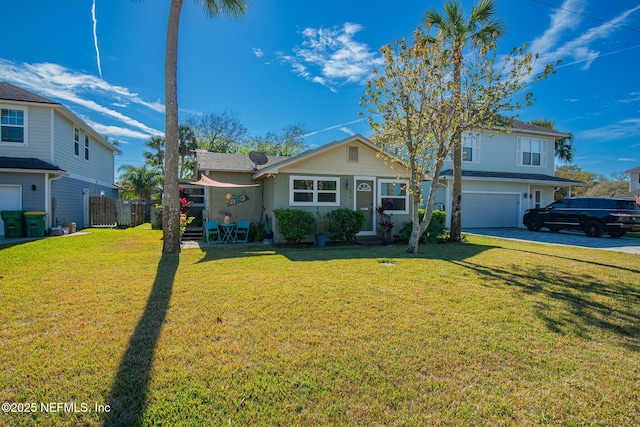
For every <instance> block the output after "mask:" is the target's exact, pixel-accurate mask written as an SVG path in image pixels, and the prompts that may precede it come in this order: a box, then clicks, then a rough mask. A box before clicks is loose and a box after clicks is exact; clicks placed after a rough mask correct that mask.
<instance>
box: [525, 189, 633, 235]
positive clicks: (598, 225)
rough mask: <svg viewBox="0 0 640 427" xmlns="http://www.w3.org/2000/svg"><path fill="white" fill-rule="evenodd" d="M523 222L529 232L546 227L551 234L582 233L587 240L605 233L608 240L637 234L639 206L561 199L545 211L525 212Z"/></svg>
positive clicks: (622, 201)
mask: <svg viewBox="0 0 640 427" xmlns="http://www.w3.org/2000/svg"><path fill="white" fill-rule="evenodd" d="M522 223H523V224H524V225H525V226H526V227H527V228H528V229H529V230H530V231H539V230H540V229H541V228H542V227H547V228H548V229H549V230H551V231H554V232H558V231H560V230H562V229H572V230H584V232H585V234H586V235H587V236H589V237H600V236H602V233H603V232H605V231H606V232H607V233H608V234H609V235H610V236H611V237H620V236H624V235H625V233H626V232H627V231H640V206H638V205H637V204H636V203H635V202H633V201H630V200H625V199H610V198H600V197H578V198H571V199H561V200H558V201H556V202H553V203H551V204H550V205H549V206H547V207H546V208H538V209H528V210H527V211H525V213H524V217H523V218H522Z"/></svg>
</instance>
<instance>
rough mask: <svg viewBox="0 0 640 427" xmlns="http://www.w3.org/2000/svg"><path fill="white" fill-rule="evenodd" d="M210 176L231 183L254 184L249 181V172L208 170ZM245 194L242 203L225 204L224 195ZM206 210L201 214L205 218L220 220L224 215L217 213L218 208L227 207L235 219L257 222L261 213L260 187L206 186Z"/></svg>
mask: <svg viewBox="0 0 640 427" xmlns="http://www.w3.org/2000/svg"><path fill="white" fill-rule="evenodd" d="M207 175H208V176H210V177H211V178H213V179H215V180H218V181H221V182H228V183H232V184H255V183H254V182H251V174H249V173H246V174H243V173H229V172H217V173H216V172H210V173H207ZM227 194H231V195H232V196H236V195H238V194H245V195H246V196H247V200H246V201H245V202H242V203H237V204H235V205H231V206H227V204H226V200H227V198H226V195H227ZM206 205H207V212H204V213H203V216H204V217H206V218H207V220H213V221H216V220H217V221H218V222H221V221H222V220H223V219H224V217H223V216H221V215H220V214H218V211H219V210H220V209H223V208H224V209H229V210H230V211H231V212H233V215H234V216H235V217H236V219H237V220H244V219H248V220H249V221H251V222H259V221H260V215H261V213H262V187H261V186H258V187H245V188H223V187H207V203H206Z"/></svg>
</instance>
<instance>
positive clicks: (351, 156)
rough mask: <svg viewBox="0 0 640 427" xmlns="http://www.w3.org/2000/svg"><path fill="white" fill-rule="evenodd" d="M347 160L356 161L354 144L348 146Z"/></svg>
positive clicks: (356, 149) (356, 155) (356, 150)
mask: <svg viewBox="0 0 640 427" xmlns="http://www.w3.org/2000/svg"><path fill="white" fill-rule="evenodd" d="M349 161H350V162H357V161H358V147H357V146H354V145H350V146H349Z"/></svg>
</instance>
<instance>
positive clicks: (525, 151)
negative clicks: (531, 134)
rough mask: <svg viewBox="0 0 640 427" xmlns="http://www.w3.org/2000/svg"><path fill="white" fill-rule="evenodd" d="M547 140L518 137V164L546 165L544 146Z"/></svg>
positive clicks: (545, 146)
mask: <svg viewBox="0 0 640 427" xmlns="http://www.w3.org/2000/svg"><path fill="white" fill-rule="evenodd" d="M546 142H547V141H544V140H541V139H534V138H519V139H518V159H517V163H518V165H519V166H541V167H545V166H546V165H547V161H546V148H547V144H546Z"/></svg>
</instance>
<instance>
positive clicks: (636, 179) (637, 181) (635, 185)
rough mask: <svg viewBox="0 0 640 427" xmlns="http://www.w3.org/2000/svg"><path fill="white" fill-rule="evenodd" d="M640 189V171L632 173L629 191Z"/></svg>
mask: <svg viewBox="0 0 640 427" xmlns="http://www.w3.org/2000/svg"><path fill="white" fill-rule="evenodd" d="M638 189H640V173H632V174H631V175H630V178H629V191H636V190H638Z"/></svg>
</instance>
